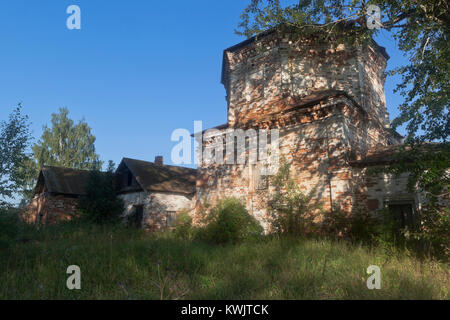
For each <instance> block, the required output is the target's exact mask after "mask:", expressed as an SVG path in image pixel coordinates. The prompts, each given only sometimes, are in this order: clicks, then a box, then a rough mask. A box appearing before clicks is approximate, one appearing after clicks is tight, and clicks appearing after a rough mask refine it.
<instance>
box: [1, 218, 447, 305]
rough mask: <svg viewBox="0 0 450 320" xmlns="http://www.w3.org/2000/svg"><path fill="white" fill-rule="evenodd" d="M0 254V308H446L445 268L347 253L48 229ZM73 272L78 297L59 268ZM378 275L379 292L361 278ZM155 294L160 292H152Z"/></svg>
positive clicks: (334, 248)
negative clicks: (145, 304) (172, 302)
mask: <svg viewBox="0 0 450 320" xmlns="http://www.w3.org/2000/svg"><path fill="white" fill-rule="evenodd" d="M31 238H33V240H32V241H28V242H24V243H19V244H16V245H15V246H14V247H12V248H11V249H9V250H3V251H0V261H1V263H0V299H160V298H163V299H175V298H183V299H449V297H450V294H449V289H450V285H449V284H450V275H449V268H448V265H445V264H441V263H437V262H433V261H423V262H421V261H419V260H417V259H415V258H412V257H408V256H407V255H406V254H404V253H391V254H387V253H386V251H385V250H381V249H368V248H365V247H360V246H354V245H350V244H347V243H339V242H330V241H320V240H302V241H296V242H293V241H288V240H283V241H281V240H277V239H266V240H264V241H261V242H259V243H246V244H242V245H237V246H228V247H216V246H210V245H207V244H204V243H184V242H183V241H180V240H176V239H173V238H171V237H168V236H167V235H157V236H155V235H153V236H149V235H146V234H145V233H143V232H140V231H137V230H127V229H123V228H116V229H115V230H113V229H111V228H94V227H89V228H87V227H83V228H80V227H74V226H70V225H69V226H66V227H58V228H56V227H54V228H48V229H46V230H45V232H42V233H41V234H40V235H33V236H32V237H31ZM72 264H76V265H79V266H80V267H81V279H82V280H81V282H82V284H81V286H82V288H81V290H78V291H77V290H74V291H70V290H68V289H67V288H66V285H65V283H66V279H67V277H68V275H67V274H66V268H67V267H68V266H69V265H72ZM369 265H378V266H379V267H381V272H382V284H381V286H382V288H381V290H368V289H367V287H366V279H367V277H368V276H367V275H366V274H365V270H366V268H367V267H368V266H369ZM158 287H160V288H162V289H159V288H158Z"/></svg>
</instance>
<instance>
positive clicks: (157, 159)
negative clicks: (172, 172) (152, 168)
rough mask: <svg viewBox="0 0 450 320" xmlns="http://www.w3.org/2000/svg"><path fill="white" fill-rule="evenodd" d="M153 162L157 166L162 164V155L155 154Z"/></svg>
mask: <svg viewBox="0 0 450 320" xmlns="http://www.w3.org/2000/svg"><path fill="white" fill-rule="evenodd" d="M155 164H157V165H158V166H162V165H163V164H164V163H163V157H162V156H156V157H155Z"/></svg>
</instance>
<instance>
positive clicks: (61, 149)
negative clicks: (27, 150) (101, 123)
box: [24, 108, 102, 196]
mask: <svg viewBox="0 0 450 320" xmlns="http://www.w3.org/2000/svg"><path fill="white" fill-rule="evenodd" d="M51 124H52V125H51V128H49V127H47V126H46V125H45V126H44V128H43V133H42V136H41V138H40V139H39V141H38V142H37V143H36V144H34V146H33V147H32V150H33V159H30V160H29V161H28V162H27V169H28V173H27V176H28V180H27V183H26V184H25V185H24V195H25V196H27V195H28V196H29V195H30V190H31V189H32V188H33V187H34V185H35V183H36V179H37V177H38V173H39V170H40V168H42V167H43V166H44V165H48V166H56V167H65V168H74V169H88V170H100V168H101V167H102V162H101V161H100V160H99V156H98V154H97V153H96V152H95V140H96V138H95V136H94V135H93V134H92V133H91V128H90V127H89V126H88V124H87V123H86V122H85V121H84V119H83V120H81V121H79V122H78V123H77V124H74V121H73V120H72V119H70V118H69V110H68V109H67V108H61V109H59V113H53V114H52V119H51Z"/></svg>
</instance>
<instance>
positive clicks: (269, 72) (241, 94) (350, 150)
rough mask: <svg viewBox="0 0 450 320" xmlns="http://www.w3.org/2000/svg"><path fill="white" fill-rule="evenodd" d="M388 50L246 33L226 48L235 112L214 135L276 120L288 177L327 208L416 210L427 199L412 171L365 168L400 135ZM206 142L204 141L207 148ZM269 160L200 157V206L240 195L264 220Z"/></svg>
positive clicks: (384, 156)
mask: <svg viewBox="0 0 450 320" xmlns="http://www.w3.org/2000/svg"><path fill="white" fill-rule="evenodd" d="M388 59H389V56H388V54H387V53H386V51H385V49H384V48H383V47H380V46H378V45H377V44H376V43H375V42H372V43H371V45H368V46H361V47H359V48H355V47H349V46H345V45H344V44H341V45H337V46H333V45H331V44H329V43H327V44H323V43H322V44H320V43H319V42H317V41H315V40H313V39H312V38H308V39H302V40H298V36H297V37H295V36H293V35H292V34H289V33H282V32H281V31H270V32H267V33H265V34H263V35H260V36H258V37H254V38H251V39H249V40H246V41H244V42H241V43H239V44H237V45H235V46H233V47H231V48H228V49H226V50H225V51H224V55H223V67H222V83H223V85H224V87H225V90H226V94H227V95H226V99H227V103H228V119H227V123H226V124H224V125H221V126H218V127H216V128H214V129H215V131H216V135H223V136H225V135H226V134H227V132H228V131H230V130H233V129H237V128H239V129H243V130H246V129H249V128H253V129H255V130H258V129H266V130H270V129H274V128H277V129H278V130H279V150H280V156H281V157H283V158H284V159H285V160H286V161H287V162H289V163H290V164H291V176H292V177H293V179H294V180H295V181H296V182H297V183H298V185H299V186H300V188H301V189H302V190H303V191H304V192H305V193H312V194H313V199H315V200H314V201H317V202H320V203H321V204H322V205H323V208H324V209H330V208H340V209H341V210H344V211H346V212H352V211H354V210H356V209H361V210H369V211H374V210H377V209H381V208H384V207H388V206H389V207H390V208H391V209H393V210H400V213H401V214H402V215H404V216H405V217H404V218H405V219H412V215H413V214H414V212H415V211H416V210H417V209H418V208H419V206H420V204H421V199H420V195H418V194H417V193H410V192H408V190H407V187H406V185H407V176H406V175H402V176H398V177H393V176H389V175H384V174H381V175H377V176H372V175H369V174H367V170H368V168H370V167H372V166H374V165H379V164H383V163H387V162H389V161H390V160H391V159H392V155H393V154H394V153H395V150H396V149H397V148H398V145H399V144H400V143H401V138H402V137H401V136H400V135H399V134H398V133H395V132H393V131H392V130H391V129H390V128H389V116H388V112H387V109H386V98H385V93H384V82H385V77H384V71H385V68H386V65H387V60H388ZM224 140H225V139H224ZM207 144H208V141H206V142H205V141H203V143H202V149H205V148H207V147H208V146H207ZM262 169H263V165H262V163H261V162H260V161H258V162H257V163H253V164H250V163H245V164H239V165H237V164H236V165H229V164H214V163H213V164H201V165H199V169H198V173H197V185H196V198H195V201H196V203H195V205H196V207H197V211H198V208H199V207H200V206H201V204H202V203H205V202H207V203H214V202H215V201H216V200H217V199H220V198H223V197H228V196H233V197H238V198H241V199H243V201H245V203H246V206H247V209H248V210H249V212H250V213H251V214H253V215H254V216H255V217H257V218H258V219H259V220H260V221H261V222H262V223H263V224H264V220H265V219H264V217H265V215H266V214H267V208H268V201H269V199H270V194H271V190H272V188H273V187H271V185H270V183H269V182H268V179H267V176H263V175H262V174H261V170H262ZM266 227H267V226H266Z"/></svg>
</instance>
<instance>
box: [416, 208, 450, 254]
mask: <svg viewBox="0 0 450 320" xmlns="http://www.w3.org/2000/svg"><path fill="white" fill-rule="evenodd" d="M408 236H409V238H410V239H412V240H416V241H418V243H419V244H420V245H421V247H420V248H421V249H422V250H423V251H424V252H425V253H426V254H427V255H428V256H430V257H437V258H440V259H442V260H444V261H450V210H449V208H439V207H435V206H433V205H431V204H429V205H428V206H426V207H425V208H424V209H423V210H422V212H421V213H420V215H419V223H418V225H417V229H415V230H412V232H411V233H410V234H408Z"/></svg>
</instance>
